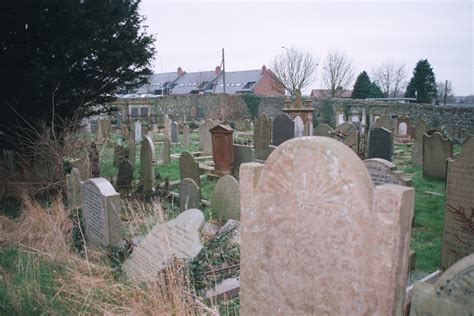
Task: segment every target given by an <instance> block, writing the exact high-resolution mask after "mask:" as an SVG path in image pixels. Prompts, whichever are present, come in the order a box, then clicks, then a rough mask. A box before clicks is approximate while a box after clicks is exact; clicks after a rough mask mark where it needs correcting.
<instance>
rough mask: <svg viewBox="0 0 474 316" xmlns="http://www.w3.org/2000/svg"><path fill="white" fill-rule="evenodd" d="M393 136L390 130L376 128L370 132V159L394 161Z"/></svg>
mask: <svg viewBox="0 0 474 316" xmlns="http://www.w3.org/2000/svg"><path fill="white" fill-rule="evenodd" d="M392 153H393V135H392V132H390V131H389V130H388V129H386V128H383V127H376V128H374V129H372V130H371V131H370V132H369V158H381V159H385V160H388V161H392Z"/></svg>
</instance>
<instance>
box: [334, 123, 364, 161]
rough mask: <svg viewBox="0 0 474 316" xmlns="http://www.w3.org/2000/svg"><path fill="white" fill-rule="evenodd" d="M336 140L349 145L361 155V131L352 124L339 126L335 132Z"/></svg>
mask: <svg viewBox="0 0 474 316" xmlns="http://www.w3.org/2000/svg"><path fill="white" fill-rule="evenodd" d="M334 135H335V138H336V139H337V140H338V141H340V142H342V143H344V144H345V145H347V146H348V147H349V148H350V149H352V151H354V152H355V153H356V154H358V153H359V131H358V130H357V127H356V126H355V125H354V124H353V123H351V122H344V123H342V124H340V125H338V126H337V128H336V130H335V132H334Z"/></svg>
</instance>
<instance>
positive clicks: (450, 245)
mask: <svg viewBox="0 0 474 316" xmlns="http://www.w3.org/2000/svg"><path fill="white" fill-rule="evenodd" d="M473 184H474V138H471V139H470V140H469V141H468V142H467V143H466V144H464V146H463V147H462V149H461V153H460V154H459V157H458V158H457V159H456V160H450V161H449V163H448V172H447V178H446V198H445V211H444V228H443V237H442V242H441V268H442V269H447V268H448V267H450V266H451V265H452V264H453V263H455V262H456V261H458V260H460V259H461V258H462V257H464V256H466V255H468V254H470V253H474V185H473ZM473 295H474V293H473ZM473 300H474V297H473Z"/></svg>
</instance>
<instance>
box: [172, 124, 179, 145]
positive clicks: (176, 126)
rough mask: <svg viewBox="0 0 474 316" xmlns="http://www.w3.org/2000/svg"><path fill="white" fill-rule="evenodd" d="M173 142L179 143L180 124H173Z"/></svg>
mask: <svg viewBox="0 0 474 316" xmlns="http://www.w3.org/2000/svg"><path fill="white" fill-rule="evenodd" d="M171 142H172V143H174V144H177V143H178V123H176V122H175V121H173V122H171Z"/></svg>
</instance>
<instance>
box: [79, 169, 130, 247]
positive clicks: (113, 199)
mask: <svg viewBox="0 0 474 316" xmlns="http://www.w3.org/2000/svg"><path fill="white" fill-rule="evenodd" d="M121 209H122V204H121V201H120V196H119V194H118V193H117V192H115V189H114V187H113V186H112V184H110V182H109V181H107V180H106V179H104V178H92V179H88V180H86V181H84V182H83V184H82V211H83V217H84V224H85V228H86V229H85V230H86V238H87V241H88V242H90V243H91V244H92V245H95V246H109V245H110V246H119V245H120V242H121V241H122V222H121V221H120V212H121Z"/></svg>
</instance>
